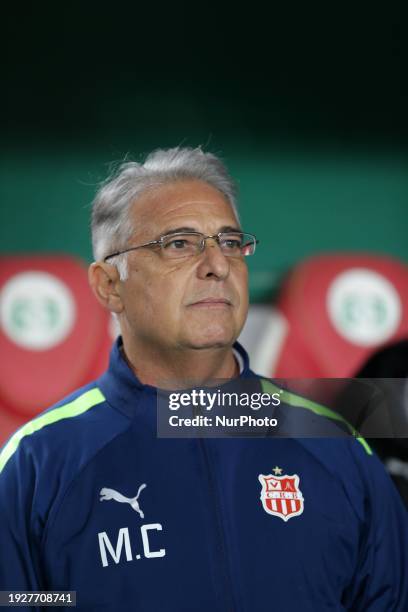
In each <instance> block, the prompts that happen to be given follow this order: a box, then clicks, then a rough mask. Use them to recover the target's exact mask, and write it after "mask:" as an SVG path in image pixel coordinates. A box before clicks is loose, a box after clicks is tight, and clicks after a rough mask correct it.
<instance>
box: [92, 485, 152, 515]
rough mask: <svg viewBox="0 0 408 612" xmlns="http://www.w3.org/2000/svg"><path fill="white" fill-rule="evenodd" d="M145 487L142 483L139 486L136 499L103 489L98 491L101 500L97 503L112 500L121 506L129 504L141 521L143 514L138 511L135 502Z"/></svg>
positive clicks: (137, 504)
mask: <svg viewBox="0 0 408 612" xmlns="http://www.w3.org/2000/svg"><path fill="white" fill-rule="evenodd" d="M146 486H147V485H145V484H144V483H143V484H141V485H140V487H139V490H138V492H137V495H136V497H125V496H124V495H122V493H119V492H118V491H115V490H114V489H107V488H106V487H104V488H103V489H101V490H100V493H99V495H100V496H101V498H100V500H99V501H109V500H110V499H113V500H115V501H117V502H120V503H122V504H130V505H131V506H132V508H133V510H136V512H138V513H139V514H140V518H142V519H143V518H144V514H143V512H142V510H141V509H140V506H139V502H138V501H137V500H138V498H139V495H140V493H141V492H142V491H143V489H145V488H146Z"/></svg>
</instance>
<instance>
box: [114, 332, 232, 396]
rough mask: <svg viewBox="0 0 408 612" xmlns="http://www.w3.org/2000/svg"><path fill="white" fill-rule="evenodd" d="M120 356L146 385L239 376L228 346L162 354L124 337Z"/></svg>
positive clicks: (163, 384)
mask: <svg viewBox="0 0 408 612" xmlns="http://www.w3.org/2000/svg"><path fill="white" fill-rule="evenodd" d="M122 351H123V355H124V357H125V359H126V361H127V363H128V364H129V366H130V368H131V369H132V370H133V372H134V373H135V374H136V376H137V377H138V379H139V380H140V381H141V382H142V383H143V384H146V385H152V386H154V387H162V388H163V387H167V386H173V385H174V384H177V385H180V386H186V387H187V386H190V385H191V384H195V385H198V384H208V383H210V382H211V381H215V380H230V379H231V378H235V377H236V376H238V375H239V365H238V363H237V360H236V358H235V356H234V353H233V350H232V348H231V347H221V348H206V349H179V350H174V349H173V350H172V351H171V352H168V353H166V351H163V350H161V351H160V352H158V351H155V350H154V349H150V350H146V349H144V350H143V351H142V350H141V349H139V350H138V349H137V348H136V347H133V346H132V345H131V344H130V343H126V341H125V340H124V343H123V346H122Z"/></svg>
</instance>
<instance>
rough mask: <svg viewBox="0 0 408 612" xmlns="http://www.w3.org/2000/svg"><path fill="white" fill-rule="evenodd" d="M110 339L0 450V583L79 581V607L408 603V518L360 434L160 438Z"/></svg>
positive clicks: (291, 607)
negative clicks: (101, 363)
mask: <svg viewBox="0 0 408 612" xmlns="http://www.w3.org/2000/svg"><path fill="white" fill-rule="evenodd" d="M119 344H120V341H119V343H116V345H115V346H114V347H113V350H112V354H111V360H110V366H109V369H108V371H107V372H106V373H105V374H104V375H103V376H102V377H101V378H100V379H99V380H97V381H96V382H95V383H92V384H90V385H88V386H86V387H84V388H82V389H80V390H79V391H77V392H75V393H74V394H72V395H71V396H70V397H68V398H66V399H65V400H63V401H62V402H60V403H59V404H57V405H56V406H54V407H53V408H52V409H50V410H48V411H47V412H45V413H43V414H42V415H40V416H38V417H37V418H36V419H34V420H33V421H31V422H30V423H29V424H27V425H25V426H23V428H22V429H20V430H19V431H18V432H17V433H16V434H15V435H14V436H13V437H12V438H11V439H10V440H9V442H8V444H6V446H5V447H4V449H3V451H2V453H1V455H0V470H1V471H0V590H19V589H23V590H37V589H42V590H75V591H76V592H77V609H79V610H87V611H89V612H90V611H93V610H101V611H108V610H111V611H122V610H123V611H126V610H132V611H135V612H137V611H143V612H167V611H171V612H192V611H197V612H200V611H203V612H204V611H205V612H208V611H209V610H211V612H226V611H237V612H238V611H242V612H258V611H259V612H266V611H267V610H279V612H286V611H287V612H290V611H295V610H296V612H299V611H302V612H320V611H322V612H323V611H326V610H327V611H340V610H353V611H356V612H357V611H364V612H380V611H381V612H392V611H398V612H403V611H405V610H408V595H407V590H408V584H407V582H408V579H407V575H408V560H407V555H408V528H407V516H406V513H405V510H404V508H403V506H402V504H401V502H400V500H399V498H398V495H397V493H396V491H395V489H394V487H393V485H392V483H391V481H390V479H389V478H388V476H387V475H386V473H385V471H384V469H383V467H382V465H381V463H380V462H379V461H378V459H377V458H376V457H375V455H373V454H372V453H370V451H369V448H368V446H367V445H366V444H362V443H359V441H358V440H356V439H354V438H352V437H347V438H337V439H335V438H320V439H311V438H298V439H294V438H282V439H273V438H267V437H266V438H256V439H248V438H235V437H231V438H218V439H203V438H192V439H163V438H158V437H157V435H156V390H155V389H154V388H153V387H150V386H147V385H143V384H141V383H140V382H139V381H138V379H137V378H136V377H135V376H134V374H133V373H132V371H131V370H130V368H129V367H128V365H127V364H126V362H125V361H124V359H123V358H122V356H121V352H120V350H119ZM238 350H239V351H240V353H241V355H242V356H243V358H244V368H243V371H242V373H241V377H251V376H253V377H254V376H255V375H254V374H253V373H252V372H251V371H250V369H249V364H248V358H247V356H246V354H245V352H244V351H243V349H242V348H241V347H238ZM295 403H296V402H295ZM292 404H293V401H292ZM281 409H282V410H283V411H284V410H285V406H281ZM286 409H287V410H288V411H290V410H293V409H294V406H293V405H292V406H287V407H286ZM307 412H308V411H307V410H305V409H304V408H297V414H299V415H300V414H306V413H307ZM319 418H322V417H319ZM143 485H144V486H143Z"/></svg>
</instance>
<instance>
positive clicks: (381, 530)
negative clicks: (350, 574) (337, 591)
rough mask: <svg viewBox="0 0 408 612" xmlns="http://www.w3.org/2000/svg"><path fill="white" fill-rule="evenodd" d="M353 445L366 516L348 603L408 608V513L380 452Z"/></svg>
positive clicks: (359, 607) (361, 607) (370, 608)
mask: <svg viewBox="0 0 408 612" xmlns="http://www.w3.org/2000/svg"><path fill="white" fill-rule="evenodd" d="M349 447H350V453H351V455H352V461H353V463H354V464H355V468H356V471H357V472H358V473H359V475H360V480H361V482H362V484H363V487H362V492H363V497H364V499H363V504H364V519H365V520H364V530H363V533H362V536H361V542H360V553H359V563H358V574H357V575H356V580H355V581H354V583H353V587H352V588H350V590H349V592H348V593H347V600H348V601H347V603H348V605H349V606H350V608H351V609H352V610H355V611H356V612H357V611H358V612H360V611H361V612H363V611H364V612H374V611H380V610H387V612H391V611H395V612H397V611H398V612H399V611H401V610H407V609H408V581H407V579H406V577H407V574H408V513H407V511H406V509H405V507H404V505H403V503H402V501H401V499H400V496H399V494H398V492H397V490H396V488H395V486H394V484H393V482H392V481H391V479H390V477H389V476H388V474H387V473H386V471H385V469H384V467H383V465H382V463H381V462H380V460H379V459H378V457H377V456H376V455H375V454H374V453H368V452H367V449H366V447H364V445H362V444H359V443H358V441H357V440H353V439H351V440H349ZM350 477H352V474H350Z"/></svg>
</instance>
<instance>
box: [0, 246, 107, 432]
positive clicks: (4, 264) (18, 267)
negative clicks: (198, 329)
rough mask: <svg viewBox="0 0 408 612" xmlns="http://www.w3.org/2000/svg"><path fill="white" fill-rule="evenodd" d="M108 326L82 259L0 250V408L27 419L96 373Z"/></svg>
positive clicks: (100, 367) (101, 365)
mask: <svg viewBox="0 0 408 612" xmlns="http://www.w3.org/2000/svg"><path fill="white" fill-rule="evenodd" d="M110 327H111V326H110V316H109V314H108V313H107V312H106V311H105V310H104V309H103V308H102V307H101V306H100V305H99V304H98V303H97V302H96V300H95V298H94V296H93V295H92V292H91V290H90V288H89V285H88V279H87V271H86V268H85V266H84V264H83V263H82V262H80V261H78V260H76V259H74V258H72V257H68V256H63V255H55V256H8V257H1V258H0V359H1V368H0V406H1V408H2V412H3V413H5V412H6V411H8V412H10V414H11V415H14V416H15V417H16V419H17V421H18V419H19V418H21V419H24V420H28V419H29V418H31V417H32V416H33V415H35V414H37V413H38V412H40V411H42V410H43V409H45V408H47V407H48V406H50V405H52V404H53V403H55V402H56V401H58V400H60V399H62V398H63V397H64V396H65V395H67V394H68V393H70V392H71V391H73V390H74V389H76V388H77V387H79V386H81V385H84V384H86V383H87V382H90V381H91V380H92V379H94V378H95V377H97V376H99V375H100V374H101V373H102V372H103V370H104V369H105V368H106V365H107V362H108V354H109V349H110V346H111V344H112V335H111V333H110ZM5 421H6V419H5V417H4V422H5ZM1 438H2V439H3V441H4V435H2V433H1V432H0V442H1Z"/></svg>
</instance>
